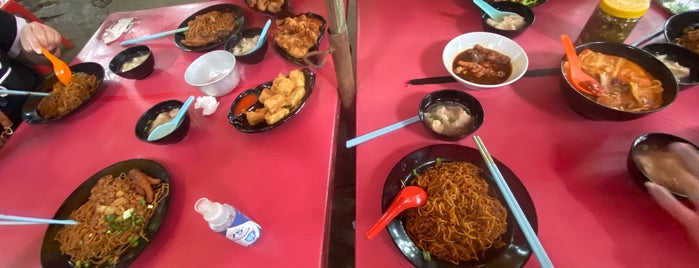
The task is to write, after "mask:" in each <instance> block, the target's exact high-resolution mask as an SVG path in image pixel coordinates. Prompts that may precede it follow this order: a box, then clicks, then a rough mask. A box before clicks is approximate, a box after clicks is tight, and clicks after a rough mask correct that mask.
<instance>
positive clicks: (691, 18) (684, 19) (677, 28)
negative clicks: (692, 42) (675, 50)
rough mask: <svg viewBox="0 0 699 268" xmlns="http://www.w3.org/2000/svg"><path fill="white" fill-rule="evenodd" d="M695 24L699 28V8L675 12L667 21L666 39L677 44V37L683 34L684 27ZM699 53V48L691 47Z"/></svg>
mask: <svg viewBox="0 0 699 268" xmlns="http://www.w3.org/2000/svg"><path fill="white" fill-rule="evenodd" d="M690 26H693V27H694V29H699V10H694V11H687V12H682V13H679V14H675V15H673V16H672V17H670V18H669V19H668V20H667V21H666V22H665V32H664V33H665V40H667V41H668V42H670V43H675V44H677V41H676V40H675V39H676V38H678V37H680V36H681V35H682V34H683V31H684V29H687V27H690ZM690 50H692V51H694V53H697V54H699V49H697V48H695V49H690Z"/></svg>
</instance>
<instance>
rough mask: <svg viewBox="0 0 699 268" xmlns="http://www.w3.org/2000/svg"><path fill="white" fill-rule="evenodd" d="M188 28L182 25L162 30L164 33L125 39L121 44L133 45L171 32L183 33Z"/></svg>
mask: <svg viewBox="0 0 699 268" xmlns="http://www.w3.org/2000/svg"><path fill="white" fill-rule="evenodd" d="M186 30H189V27H182V28H179V29H175V30H170V31H165V32H162V33H157V34H151V35H148V36H144V37H139V38H134V39H131V40H126V41H124V42H121V43H120V44H119V45H120V46H122V47H123V46H128V45H133V44H136V43H140V42H144V41H148V40H152V39H156V38H160V37H165V36H168V35H171V34H176V33H181V32H184V31H186Z"/></svg>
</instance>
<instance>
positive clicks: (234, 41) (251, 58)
mask: <svg viewBox="0 0 699 268" xmlns="http://www.w3.org/2000/svg"><path fill="white" fill-rule="evenodd" d="M261 33H262V28H259V27H255V28H248V29H245V30H242V31H240V32H239V33H236V34H234V35H233V36H231V38H229V39H228V41H226V44H225V46H224V48H225V50H226V51H228V52H230V53H232V54H233V56H235V58H236V59H237V60H238V61H240V62H242V63H246V64H255V63H258V62H260V61H262V59H264V58H265V55H267V48H268V46H269V45H268V40H265V41H264V43H262V46H260V47H259V48H257V50H254V51H249V52H247V53H245V54H243V55H235V47H236V46H238V44H239V43H240V41H241V40H242V39H243V38H254V37H255V36H258V35H260V34H261ZM259 38H266V37H263V36H260V37H259Z"/></svg>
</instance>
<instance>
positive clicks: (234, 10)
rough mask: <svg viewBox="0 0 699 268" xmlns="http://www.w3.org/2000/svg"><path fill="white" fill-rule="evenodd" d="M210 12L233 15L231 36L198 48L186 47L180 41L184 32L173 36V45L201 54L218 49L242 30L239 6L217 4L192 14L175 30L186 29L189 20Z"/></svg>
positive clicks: (243, 21) (242, 19) (243, 17)
mask: <svg viewBox="0 0 699 268" xmlns="http://www.w3.org/2000/svg"><path fill="white" fill-rule="evenodd" d="M211 11H220V12H231V13H233V16H235V18H236V20H235V27H234V28H233V32H231V35H230V36H228V37H227V38H223V39H221V40H219V41H218V42H216V43H211V44H208V45H205V46H198V47H188V46H185V45H183V44H182V39H184V32H181V33H176V34H175V37H174V39H175V45H177V47H179V48H180V49H182V50H184V51H189V52H203V51H207V50H211V49H214V48H216V47H219V46H221V45H223V44H224V43H225V42H226V40H228V38H230V37H231V36H233V35H234V34H236V33H237V32H239V31H240V30H241V29H242V28H243V25H245V14H244V13H243V9H242V8H241V7H239V6H236V5H233V4H218V5H213V6H210V7H207V8H204V9H202V10H199V11H197V12H195V13H194V14H192V15H191V16H189V17H187V18H186V19H185V20H184V21H183V22H182V23H180V25H179V26H177V28H178V29H179V28H184V27H187V23H188V22H189V21H191V20H193V19H194V18H195V17H196V16H198V15H202V14H206V13H209V12H211Z"/></svg>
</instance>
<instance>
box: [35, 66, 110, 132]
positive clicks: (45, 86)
mask: <svg viewBox="0 0 699 268" xmlns="http://www.w3.org/2000/svg"><path fill="white" fill-rule="evenodd" d="M70 71H71V72H73V73H86V74H91V75H94V76H96V77H97V81H99V83H98V84H97V89H96V90H95V92H93V93H92V95H91V96H90V97H89V98H88V99H87V100H85V101H84V102H83V103H81V104H80V105H78V107H75V109H73V110H71V111H70V112H67V113H66V114H64V115H61V116H59V117H55V118H51V119H48V118H45V117H43V116H42V115H41V114H39V111H38V106H39V102H40V101H41V98H43V97H39V96H29V97H28V98H27V101H26V102H25V103H24V105H23V106H22V120H24V121H25V122H27V123H29V124H45V123H49V122H53V121H56V120H59V119H61V118H65V117H66V116H68V115H70V114H74V113H76V112H77V111H78V110H80V108H82V107H84V106H85V105H86V104H87V103H89V102H90V101H91V100H92V99H93V97H94V96H95V94H97V93H98V92H99V91H100V88H101V86H102V82H104V68H103V67H102V65H99V64H98V63H95V62H83V63H78V64H75V65H73V66H70ZM56 83H58V78H57V77H56V74H53V73H52V74H51V75H50V76H48V77H47V78H46V80H44V82H43V83H41V84H40V85H39V86H38V87H37V88H36V89H35V90H34V91H37V92H51V90H53V85H54V84H56Z"/></svg>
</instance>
